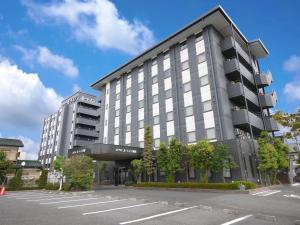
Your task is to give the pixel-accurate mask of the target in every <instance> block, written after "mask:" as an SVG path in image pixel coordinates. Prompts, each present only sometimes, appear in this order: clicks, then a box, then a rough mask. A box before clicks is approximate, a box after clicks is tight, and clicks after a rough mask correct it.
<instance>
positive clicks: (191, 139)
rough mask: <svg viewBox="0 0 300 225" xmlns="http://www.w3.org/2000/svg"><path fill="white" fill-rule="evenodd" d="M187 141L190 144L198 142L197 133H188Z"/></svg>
mask: <svg viewBox="0 0 300 225" xmlns="http://www.w3.org/2000/svg"><path fill="white" fill-rule="evenodd" d="M187 141H188V143H192V142H195V141H196V133H195V132H190V133H187Z"/></svg>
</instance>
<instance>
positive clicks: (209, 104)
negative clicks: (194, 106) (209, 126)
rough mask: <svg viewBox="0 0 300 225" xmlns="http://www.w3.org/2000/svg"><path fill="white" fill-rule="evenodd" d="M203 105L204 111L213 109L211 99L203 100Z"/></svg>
mask: <svg viewBox="0 0 300 225" xmlns="http://www.w3.org/2000/svg"><path fill="white" fill-rule="evenodd" d="M202 106H203V111H204V112H206V111H210V110H212V105H211V101H206V102H203V103H202Z"/></svg>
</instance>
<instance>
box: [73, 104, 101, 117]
mask: <svg viewBox="0 0 300 225" xmlns="http://www.w3.org/2000/svg"><path fill="white" fill-rule="evenodd" d="M77 112H78V113H82V114H86V115H90V116H95V117H96V116H98V114H97V112H98V109H97V110H96V109H92V108H86V107H82V106H79V107H78V109H77Z"/></svg>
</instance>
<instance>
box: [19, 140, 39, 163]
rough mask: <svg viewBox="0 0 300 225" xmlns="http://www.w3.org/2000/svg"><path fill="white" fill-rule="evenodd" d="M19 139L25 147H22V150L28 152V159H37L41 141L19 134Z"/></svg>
mask: <svg viewBox="0 0 300 225" xmlns="http://www.w3.org/2000/svg"><path fill="white" fill-rule="evenodd" d="M17 138H18V139H20V140H22V142H23V144H24V147H23V148H20V150H21V151H24V152H26V159H27V160H37V159H38V151H39V146H40V145H39V143H37V142H35V141H34V140H32V139H31V138H28V137H23V136H19V137H17Z"/></svg>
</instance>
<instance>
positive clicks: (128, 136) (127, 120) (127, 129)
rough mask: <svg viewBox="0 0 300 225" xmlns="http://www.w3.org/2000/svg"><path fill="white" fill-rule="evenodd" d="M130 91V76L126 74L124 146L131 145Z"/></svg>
mask: <svg viewBox="0 0 300 225" xmlns="http://www.w3.org/2000/svg"><path fill="white" fill-rule="evenodd" d="M131 90H132V88H131V74H128V75H127V80H126V104H125V105H126V118H125V124H126V127H125V132H126V133H125V145H130V144H131Z"/></svg>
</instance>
